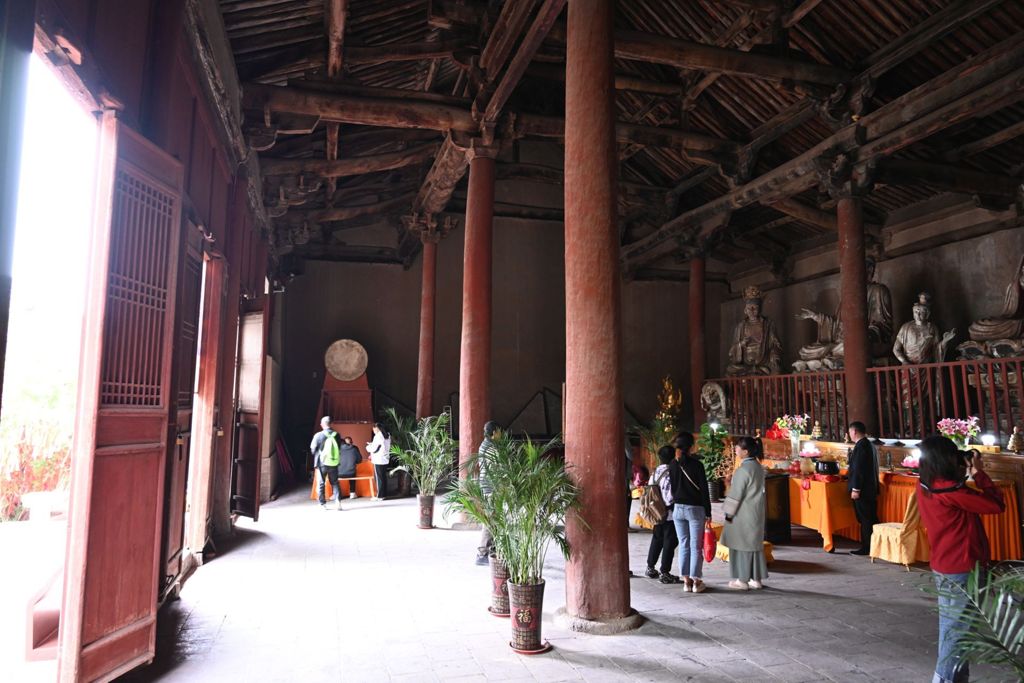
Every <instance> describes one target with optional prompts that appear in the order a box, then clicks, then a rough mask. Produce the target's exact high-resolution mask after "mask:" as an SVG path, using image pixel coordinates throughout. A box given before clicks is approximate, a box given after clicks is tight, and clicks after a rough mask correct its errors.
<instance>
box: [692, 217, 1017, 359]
mask: <svg viewBox="0 0 1024 683" xmlns="http://www.w3.org/2000/svg"><path fill="white" fill-rule="evenodd" d="M1022 254H1024V230H1022V229H1021V228H1019V227H1013V228H1009V229H1004V230H999V231H996V232H992V233H989V234H985V235H980V236H977V237H972V238H968V239H963V240H960V241H957V242H952V243H949V244H945V245H942V246H938V247H931V248H927V249H923V250H920V251H916V252H913V253H906V254H904V255H901V256H896V257H893V258H889V259H886V260H883V261H880V262H879V263H878V266H877V270H876V274H875V279H876V280H878V281H879V282H881V283H883V284H885V285H886V286H888V287H889V290H890V292H891V293H892V302H893V319H894V320H893V323H894V328H893V329H894V330H899V327H900V325H902V324H903V323H905V322H907V321H908V320H911V319H912V318H913V315H912V310H911V306H912V305H913V303H914V300H915V299H916V297H917V293H918V292H920V291H928V292H930V293H931V294H932V297H933V299H932V301H933V303H932V320H933V321H934V322H935V324H936V325H938V326H939V328H941V329H942V330H943V331H945V330H948V329H950V328H955V329H956V331H957V336H956V339H955V340H954V341H953V343H952V344H951V346H950V355H949V357H947V360H948V359H952V357H953V356H954V354H953V348H954V347H955V346H956V345H957V344H960V343H961V342H964V341H966V340H967V326H968V325H970V324H971V322H972V321H974V320H977V319H978V318H982V317H985V316H991V315H995V314H996V313H998V312H999V310H1000V309H1001V308H1002V302H1003V293H1004V292H1005V290H1006V285H1007V283H1008V282H1009V281H1010V278H1011V276H1012V274H1013V272H1014V270H1015V268H1016V267H1017V265H1018V264H1019V263H1020V259H1021V256H1022ZM819 258H820V259H822V260H825V261H826V262H828V263H829V265H830V262H831V261H835V260H836V256H835V252H834V250H832V251H830V252H828V253H825V254H822V255H821V256H820V257H819ZM762 287H764V286H763V285H762ZM764 289H765V290H766V293H765V302H764V314H765V315H767V316H768V317H770V318H772V319H773V320H774V321H775V323H776V325H777V326H778V329H779V336H780V337H781V341H782V347H783V358H782V361H783V368H784V371H788V370H789V368H790V367H791V364H792V363H793V362H794V361H795V360H797V359H798V356H797V351H798V350H799V349H800V347H801V346H803V345H805V344H808V343H810V342H813V341H814V340H815V335H816V333H817V326H816V325H815V324H814V323H813V322H812V321H809V320H796V319H795V318H794V316H795V315H796V313H798V312H799V311H800V309H801V308H804V307H806V308H810V309H812V310H817V311H822V312H826V313H834V312H835V310H836V307H837V305H838V302H839V274H838V272H836V270H835V269H834V267H833V268H832V269H831V271H830V274H827V275H823V276H820V277H815V278H812V279H808V280H806V281H803V282H799V283H795V284H792V285H789V286H786V287H780V288H776V289H768V288H767V287H764ZM741 293H742V286H741V283H739V282H737V283H734V284H733V292H732V294H731V295H730V297H731V298H730V299H729V300H728V301H726V302H725V303H724V304H723V306H722V320H721V327H720V328H719V329H720V333H721V342H720V344H719V347H718V351H719V353H720V360H719V362H718V364H717V365H714V366H712V365H709V368H708V374H709V375H715V376H719V377H721V376H723V374H724V372H725V366H724V363H725V359H726V357H727V353H728V348H729V344H730V343H731V341H732V334H733V329H734V328H735V326H736V324H737V323H738V322H739V321H740V320H741V319H742V317H743V302H742V301H741V300H740V294H741ZM710 343H711V342H710V341H709V345H710ZM893 362H895V360H893Z"/></svg>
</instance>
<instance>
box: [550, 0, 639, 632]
mask: <svg viewBox="0 0 1024 683" xmlns="http://www.w3.org/2000/svg"><path fill="white" fill-rule="evenodd" d="M613 8H614V2H613V0H571V2H569V18H568V26H567V31H568V34H567V37H568V40H567V46H566V74H565V75H566V78H565V122H566V125H565V350H566V357H565V424H564V425H563V430H564V435H565V460H566V466H567V467H568V468H569V470H570V472H571V474H572V476H573V478H574V479H575V480H576V481H577V482H578V484H579V486H580V488H581V490H582V495H583V509H582V512H581V513H580V515H579V516H575V515H573V516H570V517H569V519H568V520H567V522H566V534H567V535H568V538H569V543H570V545H571V548H572V555H571V557H570V560H569V562H568V564H567V565H566V570H565V579H566V581H565V592H566V607H565V615H566V616H568V618H569V619H568V621H569V624H570V626H571V627H573V628H577V629H579V630H592V631H593V630H602V629H603V627H604V626H607V625H609V624H616V625H617V626H618V628H617V629H616V630H622V629H625V628H632V627H633V626H635V623H627V622H632V621H633V620H635V618H636V615H635V613H634V612H632V610H631V609H630V605H629V576H628V556H627V544H626V509H625V504H626V481H625V477H626V475H625V463H626V460H625V457H626V456H625V453H624V445H623V441H624V434H625V432H624V429H623V404H622V377H621V375H622V362H621V352H622V342H621V338H620V335H621V314H620V294H619V277H620V276H619V236H618V211H617V190H618V188H617V178H616V174H617V170H618V155H617V148H616V144H615V108H614V102H613V96H614V89H613V84H612V47H613V44H612V13H613V12H612V10H613ZM580 517H582V520H581V519H580ZM583 520H585V522H586V524H584V522H583Z"/></svg>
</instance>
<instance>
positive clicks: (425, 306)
mask: <svg viewBox="0 0 1024 683" xmlns="http://www.w3.org/2000/svg"><path fill="white" fill-rule="evenodd" d="M438 238H439V235H438V234H437V232H436V231H428V230H422V231H421V232H420V239H421V240H422V241H423V284H422V286H421V288H420V358H419V366H418V367H419V369H418V371H417V374H416V417H417V418H421V417H426V416H428V415H433V404H434V312H435V310H436V306H437V299H436V293H437V283H436V274H437V242H438Z"/></svg>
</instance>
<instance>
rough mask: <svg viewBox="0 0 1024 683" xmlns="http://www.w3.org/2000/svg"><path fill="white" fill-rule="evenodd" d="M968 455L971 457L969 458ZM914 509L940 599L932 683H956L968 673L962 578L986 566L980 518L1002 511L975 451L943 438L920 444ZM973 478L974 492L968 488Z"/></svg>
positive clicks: (998, 495) (964, 580)
mask: <svg viewBox="0 0 1024 683" xmlns="http://www.w3.org/2000/svg"><path fill="white" fill-rule="evenodd" d="M972 454H973V457H972ZM920 465H921V470H920V471H921V482H920V483H919V484H918V488H917V494H918V495H917V506H918V509H919V510H920V511H921V520H922V521H923V522H924V528H925V531H927V533H928V541H929V543H930V544H931V567H932V572H933V573H934V574H935V585H936V586H938V588H939V589H940V590H941V593H940V594H939V656H938V661H937V662H936V665H935V676H934V678H932V681H933V683H954V682H955V683H961V682H963V681H967V680H968V677H969V674H970V671H969V667H968V665H967V663H966V662H962V661H961V660H960V657H959V656H958V655H957V654H956V652H955V650H956V644H957V641H959V639H960V635H961V633H962V632H963V630H964V625H963V623H962V621H961V619H960V617H959V612H961V611H962V610H963V608H964V606H965V604H966V601H967V594H966V592H965V590H964V589H966V587H967V576H968V574H969V573H970V572H971V570H972V569H974V568H975V566H977V565H978V564H979V563H980V564H981V565H985V564H987V563H988V561H989V546H988V537H987V536H986V535H985V528H984V527H983V526H982V525H981V515H994V514H999V513H1000V512H1002V511H1003V510H1004V509H1005V507H1006V505H1005V503H1004V502H1003V495H1002V493H1000V491H999V489H998V488H996V486H995V484H993V483H992V480H991V479H990V478H989V476H988V474H986V473H985V471H984V470H983V469H982V464H981V457H980V454H979V453H978V452H977V451H967V452H964V451H960V450H957V447H956V444H954V443H953V442H952V441H951V440H949V439H947V438H946V437H944V436H932V437H929V438H927V439H925V440H924V441H922V442H921V460H920ZM968 477H971V478H973V479H974V484H975V486H977V487H978V489H979V490H975V489H973V488H970V487H969V486H967V479H968Z"/></svg>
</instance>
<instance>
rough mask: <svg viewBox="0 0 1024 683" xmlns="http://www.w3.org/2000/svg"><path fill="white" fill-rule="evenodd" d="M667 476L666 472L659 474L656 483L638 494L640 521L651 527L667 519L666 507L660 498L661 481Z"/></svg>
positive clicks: (647, 486) (648, 485)
mask: <svg viewBox="0 0 1024 683" xmlns="http://www.w3.org/2000/svg"><path fill="white" fill-rule="evenodd" d="M666 474H668V470H665V471H664V472H662V473H661V476H660V477H658V479H657V481H655V482H654V483H653V484H647V485H646V486H644V492H643V493H642V494H640V512H639V515H640V519H642V520H644V521H645V522H647V523H648V524H650V525H651V526H654V525H655V524H661V523H662V522H664V521H665V519H666V518H667V517H668V506H667V505H665V499H664V498H662V497H661V486H660V483H661V480H662V479H664V478H665V475H666Z"/></svg>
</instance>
